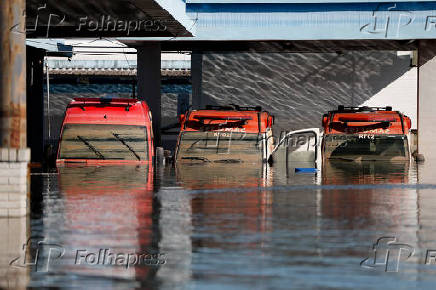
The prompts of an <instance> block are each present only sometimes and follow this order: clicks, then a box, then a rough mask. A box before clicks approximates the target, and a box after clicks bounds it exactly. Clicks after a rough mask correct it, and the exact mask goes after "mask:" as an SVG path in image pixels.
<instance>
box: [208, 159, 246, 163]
mask: <svg viewBox="0 0 436 290" xmlns="http://www.w3.org/2000/svg"><path fill="white" fill-rule="evenodd" d="M214 162H215V163H242V162H243V161H242V160H241V159H231V158H229V159H218V160H215V161H214Z"/></svg>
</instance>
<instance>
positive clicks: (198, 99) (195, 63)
mask: <svg viewBox="0 0 436 290" xmlns="http://www.w3.org/2000/svg"><path fill="white" fill-rule="evenodd" d="M202 81H203V53H202V52H198V51H193V52H192V55H191V82H192V108H193V109H202V108H204V107H205V106H206V105H207V104H203V103H204V102H203V98H202V89H201V85H202V84H201V83H202Z"/></svg>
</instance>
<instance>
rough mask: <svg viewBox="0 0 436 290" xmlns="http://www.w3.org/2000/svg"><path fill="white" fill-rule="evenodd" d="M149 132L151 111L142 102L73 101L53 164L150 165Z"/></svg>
mask: <svg viewBox="0 0 436 290" xmlns="http://www.w3.org/2000/svg"><path fill="white" fill-rule="evenodd" d="M152 132H153V130H152V117H151V112H150V109H149V107H148V106H147V104H146V103H145V102H143V101H139V100H136V99H121V98H76V99H74V100H73V101H71V102H70V103H69V104H68V106H67V109H66V112H65V118H64V121H63V123H62V129H61V134H60V139H59V147H58V152H57V159H56V164H57V165H63V164H65V163H98V164H120V163H147V162H151V161H152V158H153V156H154V148H153V133H152Z"/></svg>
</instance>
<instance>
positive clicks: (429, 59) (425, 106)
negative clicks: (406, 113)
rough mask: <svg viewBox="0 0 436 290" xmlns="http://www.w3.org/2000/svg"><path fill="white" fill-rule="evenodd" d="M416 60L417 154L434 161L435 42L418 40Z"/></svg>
mask: <svg viewBox="0 0 436 290" xmlns="http://www.w3.org/2000/svg"><path fill="white" fill-rule="evenodd" d="M418 58H419V60H418V65H419V66H418V152H419V153H420V154H423V155H424V158H425V159H436V151H435V150H434V148H435V144H436V126H435V124H436V114H435V109H434V108H435V107H436V86H435V83H436V40H420V41H419V48H418Z"/></svg>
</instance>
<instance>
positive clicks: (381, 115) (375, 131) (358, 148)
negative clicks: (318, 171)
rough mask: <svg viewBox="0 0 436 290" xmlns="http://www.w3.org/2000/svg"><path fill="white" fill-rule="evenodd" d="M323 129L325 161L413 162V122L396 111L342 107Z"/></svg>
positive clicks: (326, 119)
mask: <svg viewBox="0 0 436 290" xmlns="http://www.w3.org/2000/svg"><path fill="white" fill-rule="evenodd" d="M322 125H323V128H324V138H323V143H322V152H323V156H324V159H346V160H409V159H410V156H411V154H410V128H411V125H412V124H411V120H410V118H409V117H407V116H405V115H403V114H402V113H401V112H398V111H393V110H392V107H384V108H380V107H344V106H339V107H338V110H335V111H330V112H328V114H325V115H324V116H323V121H322Z"/></svg>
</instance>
